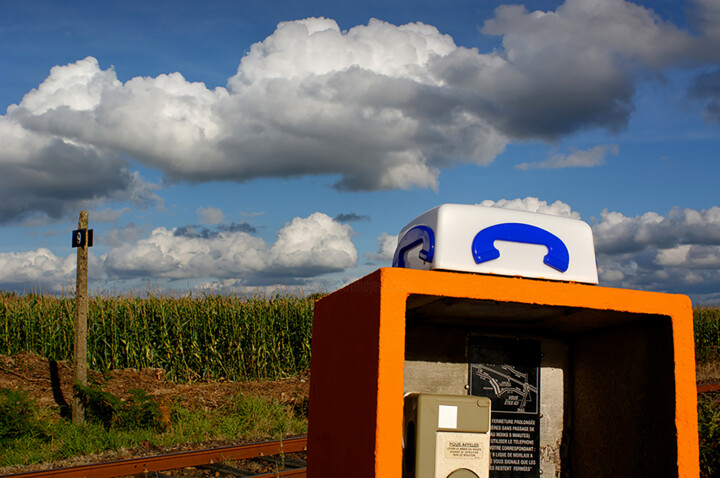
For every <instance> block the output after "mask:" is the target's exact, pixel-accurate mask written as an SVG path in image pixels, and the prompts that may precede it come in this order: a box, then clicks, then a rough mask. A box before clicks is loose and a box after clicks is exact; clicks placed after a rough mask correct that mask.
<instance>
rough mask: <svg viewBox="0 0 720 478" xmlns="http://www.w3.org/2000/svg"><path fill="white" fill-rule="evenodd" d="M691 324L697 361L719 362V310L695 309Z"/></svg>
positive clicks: (711, 308)
mask: <svg viewBox="0 0 720 478" xmlns="http://www.w3.org/2000/svg"><path fill="white" fill-rule="evenodd" d="M693 322H694V326H695V354H696V356H697V360H698V361H699V362H704V361H707V360H720V308H718V307H706V306H705V307H695V308H694V309H693Z"/></svg>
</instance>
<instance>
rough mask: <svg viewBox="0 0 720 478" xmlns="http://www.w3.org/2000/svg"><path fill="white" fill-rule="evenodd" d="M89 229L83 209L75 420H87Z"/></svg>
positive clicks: (76, 238) (77, 237)
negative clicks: (84, 389)
mask: <svg viewBox="0 0 720 478" xmlns="http://www.w3.org/2000/svg"><path fill="white" fill-rule="evenodd" d="M91 241H92V231H88V213H87V211H80V220H79V221H78V230H77V231H73V247H77V279H76V281H75V286H76V290H75V348H74V360H75V368H74V375H73V379H74V382H73V383H74V384H75V386H73V401H72V422H73V424H75V425H80V424H82V423H85V407H84V406H83V403H82V400H81V399H80V393H79V392H80V390H79V389H78V387H77V385H78V384H81V385H82V386H84V387H86V386H87V314H88V292H87V291H88V247H89V246H90V245H92V243H91Z"/></svg>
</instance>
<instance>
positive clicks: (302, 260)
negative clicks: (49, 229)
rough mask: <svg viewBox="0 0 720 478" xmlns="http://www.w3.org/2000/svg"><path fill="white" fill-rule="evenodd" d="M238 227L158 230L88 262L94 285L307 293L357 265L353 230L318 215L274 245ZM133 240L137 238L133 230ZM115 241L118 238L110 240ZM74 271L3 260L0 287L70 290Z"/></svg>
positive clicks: (63, 264) (51, 259)
mask: <svg viewBox="0 0 720 478" xmlns="http://www.w3.org/2000/svg"><path fill="white" fill-rule="evenodd" d="M236 226H237V225H235V226H233V225H230V226H225V225H219V226H218V227H217V230H210V229H207V228H201V227H199V226H185V227H182V228H175V229H166V228H164V227H158V228H156V229H154V230H152V232H151V233H150V234H149V236H147V237H145V238H142V239H136V240H134V241H130V242H126V243H119V241H114V244H115V245H114V247H112V248H111V249H110V250H109V251H108V252H107V253H106V254H103V255H102V256H100V257H97V256H94V255H93V254H92V253H91V254H90V256H91V258H92V259H91V263H90V271H91V279H94V280H96V281H99V282H100V283H102V282H104V281H112V282H113V283H115V284H118V283H120V284H121V283H122V282H123V281H132V280H137V279H142V280H152V281H153V282H156V281H157V282H160V283H165V284H172V283H173V282H175V281H183V282H182V283H181V284H180V287H186V286H187V284H188V283H189V281H195V280H202V279H208V280H216V281H217V280H220V281H222V280H230V281H232V282H233V283H234V284H235V285H236V286H264V285H277V284H280V285H298V284H299V285H302V284H305V283H312V282H313V281H316V279H317V278H318V277H319V276H322V275H323V274H326V273H330V272H338V271H343V270H345V269H347V268H350V267H352V266H354V265H355V264H356V263H357V260H358V255H357V250H356V249H355V245H354V244H353V242H352V239H351V238H352V236H353V231H352V228H351V227H350V226H348V225H345V224H340V223H338V222H335V221H334V220H333V219H332V218H330V217H329V216H327V215H325V214H322V213H319V212H317V213H314V214H311V215H310V216H308V217H305V218H300V217H296V218H295V219H293V220H292V221H291V222H290V223H288V224H286V225H285V227H283V228H282V229H281V230H280V231H279V232H278V234H277V238H276V241H275V242H274V243H272V244H268V243H266V242H265V241H264V240H262V239H260V238H258V237H255V236H252V235H251V234H250V233H248V232H246V230H247V227H236ZM250 227H251V226H250ZM132 232H134V233H136V232H137V231H136V229H135V228H132ZM117 235H118V234H117V233H113V238H111V239H116V237H115V236H117ZM103 239H104V238H96V241H101V240H103ZM75 265H76V259H75V255H74V254H71V255H69V256H67V257H65V258H61V257H57V256H55V255H54V254H53V253H52V252H51V251H49V250H47V249H38V250H36V251H29V252H25V253H0V286H2V287H4V288H7V289H14V290H18V289H19V290H23V289H24V290H30V289H33V288H35V287H38V288H41V289H43V290H47V291H50V292H59V291H61V290H63V289H64V290H72V287H73V286H74V280H75Z"/></svg>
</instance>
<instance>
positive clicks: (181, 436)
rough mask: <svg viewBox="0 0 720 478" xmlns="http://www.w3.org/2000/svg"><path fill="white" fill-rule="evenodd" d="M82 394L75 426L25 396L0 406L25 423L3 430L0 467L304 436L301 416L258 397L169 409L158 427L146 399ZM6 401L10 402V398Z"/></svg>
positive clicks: (94, 392) (144, 396)
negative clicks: (82, 409) (81, 419)
mask: <svg viewBox="0 0 720 478" xmlns="http://www.w3.org/2000/svg"><path fill="white" fill-rule="evenodd" d="M86 392H89V393H86V394H85V400H86V401H87V405H88V408H87V409H86V410H87V411H88V421H87V423H85V424H84V425H80V426H78V425H73V424H72V423H71V422H70V421H69V420H66V419H59V418H58V417H57V416H55V417H50V416H43V415H42V414H41V413H40V411H39V410H38V409H37V407H33V406H32V400H30V399H28V398H27V397H23V398H21V399H14V400H8V401H6V402H4V403H5V404H6V405H7V406H6V408H5V409H2V408H1V407H0V410H3V411H7V412H8V413H9V414H10V415H12V414H13V413H14V411H23V416H24V417H25V418H24V419H23V421H22V423H20V422H18V423H13V424H11V426H8V427H6V428H8V429H12V430H13V432H12V433H6V434H5V435H3V437H4V441H3V446H2V449H1V450H0V466H2V467H9V466H18V465H29V464H34V463H53V462H58V461H60V460H64V459H67V458H70V457H76V456H80V455H93V454H97V453H101V452H107V451H111V452H123V451H125V450H132V449H136V448H142V449H145V450H147V449H148V448H151V449H154V448H157V449H158V450H159V449H161V448H162V447H170V446H173V445H179V444H187V443H199V442H207V441H213V442H217V441H227V442H249V441H258V440H264V439H270V438H276V439H278V438H282V437H285V436H292V435H300V434H305V433H307V416H306V415H298V413H297V412H296V410H295V408H294V407H293V406H292V405H291V404H283V403H280V402H278V401H276V400H273V399H268V398H264V397H260V396H254V395H243V394H238V395H236V396H234V397H232V399H231V400H230V401H229V403H228V404H226V405H224V406H223V407H222V408H221V409H207V408H205V409H197V410H189V409H187V408H184V407H182V406H180V405H178V404H175V405H173V406H172V409H171V413H170V416H169V417H168V419H167V422H162V423H161V424H160V425H158V422H159V421H161V420H162V419H161V417H160V415H159V411H158V413H157V414H156V413H155V411H152V412H151V413H149V414H148V413H147V410H155V407H156V406H157V404H156V403H155V402H154V401H153V400H152V398H151V397H149V396H148V395H147V394H144V393H138V392H136V393H134V394H133V396H132V397H131V398H130V399H128V400H120V399H119V398H117V397H115V396H113V395H112V394H108V393H107V392H102V391H99V390H96V389H89V390H86ZM2 393H3V396H5V395H6V392H4V391H3V392H2ZM9 396H10V397H11V398H16V397H15V395H13V394H12V393H9ZM158 410H159V409H158ZM3 415H5V414H3ZM42 424H45V425H42ZM36 427H39V428H36ZM4 429H5V428H4Z"/></svg>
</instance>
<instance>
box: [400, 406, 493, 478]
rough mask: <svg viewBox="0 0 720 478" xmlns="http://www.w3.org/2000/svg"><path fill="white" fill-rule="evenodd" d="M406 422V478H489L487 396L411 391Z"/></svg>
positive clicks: (405, 414) (404, 474)
mask: <svg viewBox="0 0 720 478" xmlns="http://www.w3.org/2000/svg"><path fill="white" fill-rule="evenodd" d="M403 422H404V423H403V425H404V426H403V433H404V437H403V438H404V440H403V443H404V457H403V475H402V476H403V478H488V477H489V473H490V399H489V398H487V397H474V396H463V395H432V394H421V393H412V394H409V395H407V396H406V397H405V407H404V413H403Z"/></svg>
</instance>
